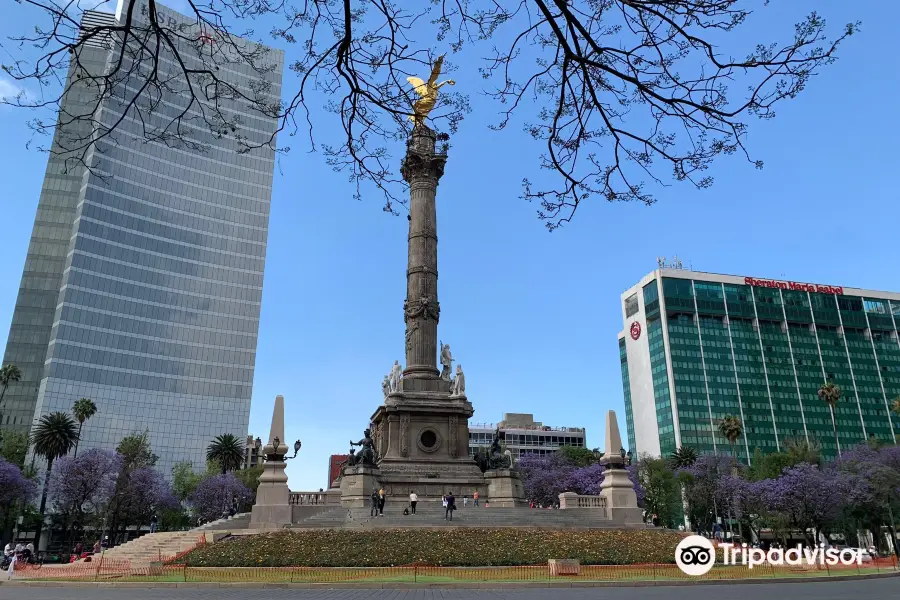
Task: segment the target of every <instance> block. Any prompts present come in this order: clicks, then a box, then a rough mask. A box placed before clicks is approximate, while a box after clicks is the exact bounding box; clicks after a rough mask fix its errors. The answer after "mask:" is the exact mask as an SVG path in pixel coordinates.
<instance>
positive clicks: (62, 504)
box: [49, 448, 122, 546]
mask: <svg viewBox="0 0 900 600" xmlns="http://www.w3.org/2000/svg"><path fill="white" fill-rule="evenodd" d="M121 468H122V458H121V456H119V455H118V454H117V453H115V452H111V451H109V450H101V449H99V448H90V449H88V450H87V451H85V452H82V453H81V456H79V457H77V458H73V457H70V456H63V457H62V458H60V459H58V460H57V461H56V464H55V466H54V469H53V471H52V473H51V474H50V484H49V488H50V490H51V493H50V502H51V503H52V505H53V507H54V509H55V512H56V514H57V516H58V517H60V518H61V519H63V520H64V522H65V525H66V531H67V535H66V539H67V541H68V542H69V544H68V545H70V546H71V545H72V544H74V534H75V528H76V526H77V525H80V526H81V527H85V526H87V525H99V524H100V523H101V522H102V520H103V515H104V514H105V512H106V508H107V505H108V504H109V501H110V499H111V498H112V496H113V493H114V492H115V489H116V478H117V477H118V475H119V471H120V470H121Z"/></svg>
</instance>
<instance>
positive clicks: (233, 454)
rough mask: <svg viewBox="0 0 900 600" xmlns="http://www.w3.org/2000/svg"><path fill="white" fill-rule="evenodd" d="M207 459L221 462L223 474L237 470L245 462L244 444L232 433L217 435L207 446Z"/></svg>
mask: <svg viewBox="0 0 900 600" xmlns="http://www.w3.org/2000/svg"><path fill="white" fill-rule="evenodd" d="M206 460H209V461H216V462H217V463H219V466H221V467H222V473H223V474H224V473H227V472H228V471H236V470H238V469H240V468H241V465H243V464H244V444H243V442H242V441H241V440H239V439H238V438H237V437H235V436H234V435H232V434H230V433H225V434H222V435H219V436H216V438H215V439H214V440H213V441H212V442H210V444H209V446H207V448H206Z"/></svg>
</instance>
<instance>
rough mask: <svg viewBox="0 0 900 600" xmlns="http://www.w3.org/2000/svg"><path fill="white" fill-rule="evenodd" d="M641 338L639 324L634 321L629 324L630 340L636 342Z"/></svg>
mask: <svg viewBox="0 0 900 600" xmlns="http://www.w3.org/2000/svg"><path fill="white" fill-rule="evenodd" d="M639 337H641V324H640V323H638V322H637V321H635V322H634V323H632V324H631V339H633V340H637V339H638V338H639Z"/></svg>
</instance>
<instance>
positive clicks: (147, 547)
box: [95, 530, 203, 564]
mask: <svg viewBox="0 0 900 600" xmlns="http://www.w3.org/2000/svg"><path fill="white" fill-rule="evenodd" d="M201 535H203V532H202V531H195V530H191V531H157V532H156V533H148V534H145V535H142V536H141V537H139V538H137V539H134V540H132V541H130V542H127V543H125V544H122V545H121V546H116V547H115V548H110V549H109V550H106V551H105V552H104V553H103V560H128V561H131V563H132V564H148V563H151V562H156V561H158V560H160V559H162V560H165V559H168V558H172V557H173V556H175V555H176V554H180V553H181V552H184V551H186V550H190V549H191V548H193V547H194V546H196V545H197V543H198V541H199V539H200V536H201ZM95 560H96V559H95Z"/></svg>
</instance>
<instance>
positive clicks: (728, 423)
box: [719, 415, 744, 454]
mask: <svg viewBox="0 0 900 600" xmlns="http://www.w3.org/2000/svg"><path fill="white" fill-rule="evenodd" d="M719 433H721V434H722V437H724V438H725V439H726V440H728V443H729V444H731V453H732V454H734V444H735V442H737V441H738V440H739V439H740V437H741V436H742V435H744V424H743V422H741V418H740V417H738V416H735V415H728V416H726V417H724V418H723V419H722V420H721V421H719Z"/></svg>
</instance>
